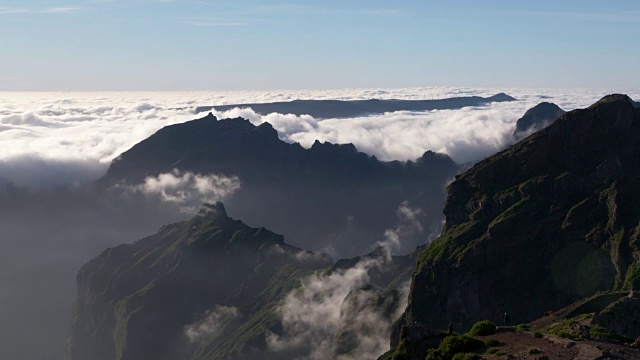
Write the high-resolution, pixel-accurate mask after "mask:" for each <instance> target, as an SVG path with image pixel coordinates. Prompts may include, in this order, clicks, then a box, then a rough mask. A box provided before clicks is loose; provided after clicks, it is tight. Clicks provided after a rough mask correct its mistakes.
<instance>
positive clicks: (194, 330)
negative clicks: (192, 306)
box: [184, 305, 240, 343]
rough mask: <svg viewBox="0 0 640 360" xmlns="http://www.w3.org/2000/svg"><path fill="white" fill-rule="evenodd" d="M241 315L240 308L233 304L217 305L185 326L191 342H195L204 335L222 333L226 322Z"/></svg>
mask: <svg viewBox="0 0 640 360" xmlns="http://www.w3.org/2000/svg"><path fill="white" fill-rule="evenodd" d="M239 316H240V310H239V309H238V308H237V307H233V306H222V305H216V306H215V307H213V308H212V309H209V310H207V311H206V312H205V314H204V316H203V317H202V318H201V319H199V320H198V321H196V322H194V323H192V324H189V325H187V326H185V327H184V334H185V335H186V336H187V338H188V339H189V342H191V343H194V342H196V341H198V340H200V339H202V338H204V337H207V336H214V335H216V334H218V333H220V332H221V331H222V330H223V329H224V326H225V325H226V323H228V322H229V321H231V320H233V319H235V318H237V317H239Z"/></svg>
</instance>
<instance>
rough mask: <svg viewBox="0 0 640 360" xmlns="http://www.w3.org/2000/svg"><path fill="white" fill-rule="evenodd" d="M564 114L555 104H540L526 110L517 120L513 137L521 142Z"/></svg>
mask: <svg viewBox="0 0 640 360" xmlns="http://www.w3.org/2000/svg"><path fill="white" fill-rule="evenodd" d="M564 113H565V111H564V110H562V109H561V108H560V107H559V106H558V105H556V104H552V103H549V102H543V103H540V104H538V105H536V106H534V107H532V108H531V109H529V110H527V112H526V113H525V114H524V116H523V117H522V118H520V119H518V121H517V122H516V130H515V131H514V132H513V137H514V138H515V139H517V140H521V139H523V138H524V137H525V136H527V135H530V134H531V133H533V132H535V131H538V130H542V129H544V128H545V127H547V126H549V125H550V124H551V123H553V122H554V121H556V120H557V119H558V118H559V117H560V116H562V114H564Z"/></svg>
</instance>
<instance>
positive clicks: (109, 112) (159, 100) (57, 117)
mask: <svg viewBox="0 0 640 360" xmlns="http://www.w3.org/2000/svg"><path fill="white" fill-rule="evenodd" d="M498 92H506V93H507V94H509V95H511V96H514V97H516V98H517V99H518V101H515V102H507V103H494V104H490V105H487V106H480V107H467V108H463V109H459V110H439V111H424V112H409V111H399V112H393V113H386V114H379V115H374V116H368V117H358V118H348V119H324V120H318V119H314V118H313V117H311V116H304V115H303V116H295V115H291V114H277V113H273V114H268V115H264V116H263V115H259V114H256V113H255V112H253V111H252V110H251V109H233V110H230V111H227V112H225V113H218V112H216V111H214V114H215V115H216V116H217V117H218V118H227V117H236V116H241V117H244V118H247V119H249V120H250V121H251V122H252V123H254V124H256V125H257V124H260V123H262V122H265V121H266V122H269V123H271V124H272V125H273V126H274V128H275V129H276V130H278V132H279V135H280V138H281V139H283V140H285V141H288V142H299V143H300V144H301V145H302V146H304V147H309V146H311V144H313V142H314V141H315V140H316V139H317V140H320V141H329V142H332V143H353V144H355V145H356V147H357V148H358V149H359V150H360V151H363V152H366V153H368V154H370V155H375V156H377V157H378V158H380V159H383V160H408V159H415V158H417V157H419V156H421V155H422V154H423V153H424V152H425V151H426V150H433V151H437V152H443V153H446V154H449V155H450V156H451V157H452V158H453V159H454V160H455V161H457V162H459V163H467V162H473V161H477V160H479V159H482V158H484V157H486V156H488V155H491V154H493V153H495V152H496V151H498V150H500V149H501V148H503V147H504V146H506V145H507V144H508V143H510V142H511V141H512V138H511V133H512V132H513V129H514V127H515V121H516V120H517V119H518V118H519V117H521V116H522V115H523V114H524V112H525V111H526V110H527V109H529V108H531V107H533V106H534V105H536V104H538V103H540V102H542V101H550V102H554V103H556V104H557V105H559V106H560V107H562V108H563V109H564V110H572V109H575V108H582V107H586V106H589V105H590V104H592V103H593V102H595V101H597V100H598V99H599V98H601V97H602V96H604V95H606V94H608V93H611V92H613V91H607V90H584V89H580V90H576V89H469V88H443V87H439V88H406V89H342V90H295V91H294V90H288V91H268V92H265V91H206V92H80V93H74V92H53V93H48V92H4V93H0V145H2V146H0V177H2V178H4V179H7V180H10V181H13V182H15V183H17V184H19V185H27V186H32V187H35V188H43V187H47V186H51V185H62V184H70V183H74V182H85V181H90V180H93V179H96V178H98V177H100V176H101V175H102V174H103V173H104V171H105V170H106V168H107V167H108V165H109V163H110V161H111V160H112V159H113V158H115V157H116V156H118V155H119V154H120V153H122V152H124V151H126V150H127V149H129V148H131V147H132V146H133V145H134V144H136V143H138V142H140V141H142V140H143V139H145V138H147V137H148V136H150V135H151V134H153V133H154V132H155V131H157V130H159V129H160V128H162V127H164V126H166V125H170V124H175V123H182V122H185V121H188V120H192V119H194V118H198V117H201V116H204V115H206V114H197V113H196V111H195V109H196V107H197V106H206V105H214V106H215V105H228V104H238V103H264V102H274V101H290V100H295V99H343V100H355V99H371V98H378V99H414V100H416V99H441V98H446V97H456V96H491V95H494V94H496V93H498ZM617 92H625V93H628V94H629V95H630V96H631V97H632V98H634V99H636V100H637V99H640V91H622V90H618V91H617Z"/></svg>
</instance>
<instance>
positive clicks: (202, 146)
mask: <svg viewBox="0 0 640 360" xmlns="http://www.w3.org/2000/svg"><path fill="white" fill-rule="evenodd" d="M173 169H179V170H181V171H190V172H194V173H201V174H222V175H226V176H238V177H239V179H240V182H241V188H240V190H238V191H237V192H236V193H235V194H234V196H233V197H232V198H230V199H227V200H225V203H226V204H227V207H228V208H229V209H232V211H233V212H234V213H235V214H238V216H239V217H241V218H243V219H244V220H245V221H247V222H248V223H250V224H264V225H265V226H268V227H269V228H271V229H273V230H274V231H277V232H279V233H282V234H284V235H285V236H287V238H288V239H290V240H289V241H290V242H291V243H292V244H294V245H296V246H300V247H303V248H306V249H310V250H322V249H324V248H325V247H331V248H333V249H335V250H336V251H337V253H338V254H340V255H341V256H355V255H359V254H362V253H365V252H367V251H369V250H370V249H371V246H372V245H373V244H375V243H376V242H377V241H379V240H381V239H382V237H383V234H384V233H385V231H386V230H387V229H390V228H393V227H394V226H396V225H397V222H398V215H397V214H396V211H397V209H398V207H399V206H400V205H401V204H402V203H403V202H405V201H407V200H409V204H408V206H410V207H416V208H419V209H420V213H419V214H417V215H416V219H415V220H416V221H418V222H419V223H420V225H421V227H422V231H417V232H414V233H411V234H405V236H403V238H402V247H401V249H400V251H402V252H409V251H411V250H413V249H414V248H415V246H416V245H420V244H424V243H425V242H426V240H427V237H428V236H429V234H430V233H431V232H433V231H434V230H435V229H437V228H439V225H440V223H441V220H442V215H441V206H442V204H443V202H444V187H445V184H446V182H447V181H448V180H449V179H451V178H452V177H453V176H454V175H455V174H456V173H457V172H458V169H459V168H458V166H457V165H456V164H455V163H454V162H453V161H452V160H451V158H449V157H448V156H447V155H443V154H436V153H434V152H431V151H428V152H426V153H424V155H423V156H422V157H420V158H418V159H416V160H415V161H407V162H401V161H391V162H383V161H380V160H378V159H376V158H375V157H373V156H368V155H366V154H364V153H361V152H358V150H357V149H356V147H355V146H353V145H352V144H346V145H334V144H330V143H320V142H317V141H316V142H315V143H314V144H313V146H312V147H311V148H310V149H304V148H303V147H302V146H300V145H299V144H297V143H295V144H289V143H286V142H284V141H282V140H280V139H279V138H278V133H277V132H276V130H274V129H273V127H272V126H271V125H270V124H269V123H263V124H261V125H260V126H254V125H252V124H251V123H250V122H249V121H247V120H244V119H241V118H238V119H226V120H220V121H218V120H217V119H216V118H215V117H214V116H213V115H211V114H209V115H208V116H207V117H204V118H201V119H198V120H194V121H190V122H187V123H183V124H177V125H171V126H167V127H165V128H163V129H161V130H159V131H158V132H157V133H155V134H154V135H152V136H151V137H149V138H148V139H146V140H144V141H142V142H140V143H139V144H137V145H135V146H134V147H133V148H131V149H130V150H128V151H126V152H125V153H123V154H122V155H120V156H119V157H118V158H117V159H115V160H114V161H113V162H112V164H111V166H110V167H109V169H108V171H107V173H106V175H105V176H104V177H103V178H102V179H100V180H99V182H98V184H99V185H100V186H101V187H102V188H110V187H113V186H114V185H116V184H127V185H136V184H140V183H142V182H143V181H144V179H145V177H147V176H157V175H158V174H161V173H167V172H171V171H173Z"/></svg>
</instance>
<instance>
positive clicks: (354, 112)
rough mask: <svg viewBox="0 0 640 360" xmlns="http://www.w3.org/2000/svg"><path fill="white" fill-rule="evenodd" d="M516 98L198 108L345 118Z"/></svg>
mask: <svg viewBox="0 0 640 360" xmlns="http://www.w3.org/2000/svg"><path fill="white" fill-rule="evenodd" d="M515 100H516V99H515V98H513V97H511V96H509V95H507V94H504V93H500V94H497V95H494V96H491V97H487V98H484V97H480V96H467V97H455V98H447V99H439V100H378V99H371V100H351V101H342V100H294V101H289V102H273V103H265V104H236V105H219V106H200V107H197V108H196V112H198V113H201V112H205V111H211V110H212V109H215V110H217V111H227V110H231V109H233V108H251V109H253V111H255V112H256V113H258V114H263V115H266V114H270V113H281V114H295V115H298V116H299V115H305V114H306V115H311V116H313V117H314V118H316V119H329V118H346V117H356V116H364V115H370V114H382V113H385V112H393V111H426V110H445V109H460V108H463V107H466V106H479V105H483V104H488V103H492V102H504V101H515Z"/></svg>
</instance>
